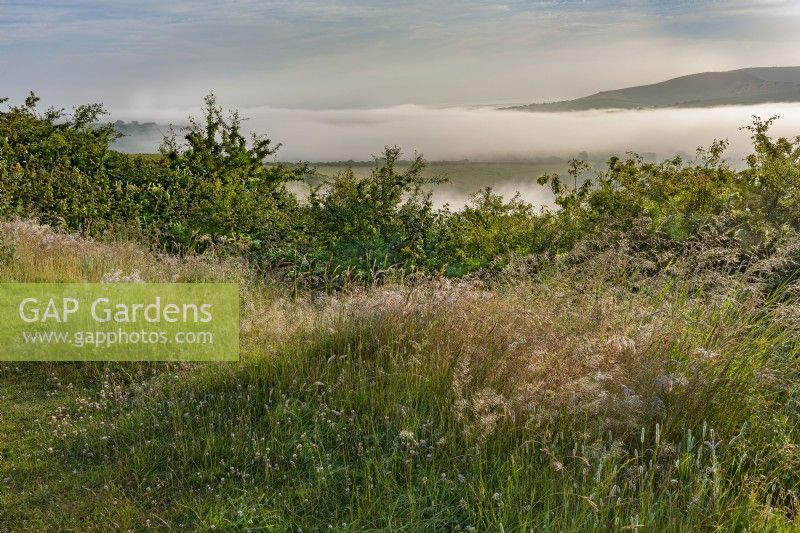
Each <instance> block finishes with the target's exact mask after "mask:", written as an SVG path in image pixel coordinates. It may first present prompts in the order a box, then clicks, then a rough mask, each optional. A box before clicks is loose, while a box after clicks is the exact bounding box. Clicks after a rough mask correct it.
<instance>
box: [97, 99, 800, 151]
mask: <svg viewBox="0 0 800 533" xmlns="http://www.w3.org/2000/svg"><path fill="white" fill-rule="evenodd" d="M199 111H200V110H199V108H194V109H191V108H187V109H168V110H164V109H160V110H157V109H137V110H135V111H134V110H116V111H114V113H113V118H114V119H118V118H119V119H123V120H139V121H156V122H158V123H159V124H168V123H176V124H185V123H186V119H187V116H189V115H193V116H197V115H198V114H199ZM240 112H241V115H242V116H243V117H247V118H248V120H247V121H246V122H245V127H246V129H249V130H253V131H257V132H264V133H267V134H269V136H270V138H271V139H273V140H274V141H276V142H280V143H282V144H283V146H282V148H281V150H280V152H279V154H278V158H279V159H280V160H284V161H293V160H308V161H342V160H357V161H358V160H366V159H370V158H371V156H372V155H375V154H378V153H379V152H380V151H381V150H382V148H383V147H384V146H386V145H398V146H400V147H401V148H403V150H404V151H405V152H406V153H408V154H410V153H412V152H413V151H414V150H416V151H418V152H420V153H423V154H424V155H425V157H426V158H428V159H429V160H458V159H470V160H473V161H515V160H525V159H533V158H541V157H551V156H556V157H572V156H574V155H575V154H577V153H579V152H582V151H583V152H588V153H589V155H592V154H595V155H597V154H607V153H624V152H626V151H635V152H639V153H655V154H656V156H657V157H659V158H664V157H669V156H672V155H674V154H676V153H693V152H694V150H695V149H696V148H697V147H698V146H707V145H708V144H710V143H711V142H712V141H713V140H714V139H717V138H727V139H729V140H730V141H731V147H730V150H729V152H728V157H729V158H730V159H732V160H735V159H741V158H742V157H743V156H744V155H746V154H747V153H749V148H750V144H749V139H748V137H749V133H748V132H747V131H741V130H740V127H741V126H745V125H747V124H749V123H750V122H751V120H752V115H758V116H761V117H763V118H766V117H769V116H772V115H780V116H781V119H780V120H779V121H778V122H777V123H776V125H775V127H774V133H775V134H780V135H789V136H795V135H800V104H764V105H757V106H730V107H718V108H710V109H708V108H707V109H660V110H641V111H630V110H621V111H606V110H596V111H584V112H568V113H528V112H521V111H502V110H497V109H485V108H483V109H471V108H430V107H423V106H417V105H403V106H395V107H387V108H379V109H336V110H306V109H284V108H274V107H266V106H263V107H250V108H241V109H240ZM131 141H134V139H131ZM157 141H158V139H148V140H146V141H145V142H144V145H146V144H148V143H149V144H152V145H153V149H155V147H156V144H157ZM139 145H140V146H141V145H143V143H142V142H139Z"/></svg>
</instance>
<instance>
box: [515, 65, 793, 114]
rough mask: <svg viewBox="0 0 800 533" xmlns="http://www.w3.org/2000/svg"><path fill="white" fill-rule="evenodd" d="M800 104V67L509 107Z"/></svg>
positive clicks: (707, 75) (712, 75)
mask: <svg viewBox="0 0 800 533" xmlns="http://www.w3.org/2000/svg"><path fill="white" fill-rule="evenodd" d="M766 102H800V67H760V68H745V69H739V70H731V71H727V72H703V73H699V74H690V75H688V76H681V77H678V78H673V79H670V80H667V81H662V82H660V83H653V84H650V85H640V86H637V87H627V88H624V89H616V90H612V91H602V92H599V93H595V94H593V95H590V96H585V97H583V98H577V99H575V100H565V101H562V102H549V103H540V104H529V105H524V106H516V107H510V108H507V109H517V110H521V111H583V110H587V109H647V108H661V107H714V106H721V105H749V104H762V103H766Z"/></svg>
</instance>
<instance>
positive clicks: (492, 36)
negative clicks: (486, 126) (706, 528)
mask: <svg viewBox="0 0 800 533" xmlns="http://www.w3.org/2000/svg"><path fill="white" fill-rule="evenodd" d="M798 25H800V8H798V5H797V3H796V2H790V1H787V0H774V1H760V2H744V1H730V0H727V1H719V0H718V1H714V0H704V1H700V2H689V1H666V2H655V1H643V0H602V1H598V2H585V1H538V0H507V1H502V2H498V1H477V0H474V1H466V0H437V1H433V2H431V1H423V0H408V1H401V0H387V1H366V0H339V1H322V0H295V1H291V0H267V1H256V0H221V1H211V0H194V1H188V0H177V1H170V2H164V1H162V0H158V1H156V0H141V1H133V0H119V1H116V2H113V3H109V2H100V1H99V0H72V1H58V2H56V1H54V0H50V1H44V2H37V3H35V4H34V3H26V2H20V1H3V0H0V75H2V76H3V80H4V82H5V83H4V91H5V92H6V93H9V95H10V96H16V97H21V96H22V95H23V94H25V93H26V92H27V91H28V90H30V89H34V90H37V91H38V92H40V93H42V95H43V96H44V97H45V100H46V101H47V102H49V103H53V104H55V105H70V104H74V103H78V102H82V101H84V100H85V99H87V98H91V99H102V100H103V101H105V102H106V103H107V104H109V105H110V106H112V107H129V106H131V105H132V104H133V103H135V102H137V101H140V100H141V95H142V94H147V95H152V96H149V97H148V98H152V99H155V100H157V101H158V102H159V103H160V104H161V105H162V106H163V107H170V106H181V105H186V103H187V101H197V100H198V99H199V98H200V97H201V96H202V94H204V93H205V92H207V91H208V90H211V89H215V90H218V91H219V92H220V94H224V95H226V96H227V97H229V99H231V100H234V101H235V103H236V104H237V105H254V104H269V105H273V106H291V107H298V106H301V107H314V108H326V107H354V106H359V107H383V106H388V105H394V104H403V103H418V104H437V105H438V104H448V103H450V104H451V103H461V102H470V103H481V102H484V103H488V102H492V101H498V100H502V101H508V100H510V99H516V100H528V101H531V100H549V99H554V98H560V97H574V96H579V95H582V94H585V93H591V92H595V91H597V90H601V89H609V88H614V87H619V86H626V85H633V84H641V83H648V82H654V81H659V80H661V79H664V78H667V77H671V76H675V75H681V74H687V73H691V72H693V71H697V70H723V69H728V68H737V67H745V66H756V65H759V64H761V63H763V62H764V61H765V59H764V58H769V63H770V64H776V65H779V64H792V63H796V50H797V49H798V46H800V36H798V32H796V29H795V28H796V27H798Z"/></svg>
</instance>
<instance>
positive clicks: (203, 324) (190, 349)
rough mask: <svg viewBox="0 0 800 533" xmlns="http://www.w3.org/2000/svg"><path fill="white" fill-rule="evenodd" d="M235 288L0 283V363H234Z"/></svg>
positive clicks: (223, 285) (236, 349)
mask: <svg viewBox="0 0 800 533" xmlns="http://www.w3.org/2000/svg"><path fill="white" fill-rule="evenodd" d="M238 359H239V285H238V284H235V283H0V361H235V360H238Z"/></svg>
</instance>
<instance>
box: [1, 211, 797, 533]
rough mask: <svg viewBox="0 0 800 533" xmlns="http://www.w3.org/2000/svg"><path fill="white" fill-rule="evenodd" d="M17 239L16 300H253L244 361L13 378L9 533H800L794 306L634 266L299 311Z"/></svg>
mask: <svg viewBox="0 0 800 533" xmlns="http://www.w3.org/2000/svg"><path fill="white" fill-rule="evenodd" d="M2 234H3V240H2V243H3V249H4V250H6V252H4V253H5V255H3V254H2V253H0V256H2V257H6V259H4V260H3V261H2V263H0V280H2V281H82V280H86V281H100V280H101V279H103V277H106V281H128V282H136V281H139V280H143V281H171V280H189V281H191V280H203V281H208V280H215V279H218V280H226V281H230V280H239V281H240V282H242V284H243V285H242V286H243V289H242V339H241V343H242V350H241V351H242V354H243V356H242V360H241V362H240V363H233V364H228V363H224V364H223V363H214V364H177V363H172V364H166V363H125V364H116V363H105V364H97V363H94V364H90V363H63V364H56V363H52V364H19V363H5V364H2V365H0V529H3V530H26V529H27V530H48V529H68V530H69V529H72V530H100V531H108V530H117V529H119V530H143V529H148V528H152V529H204V530H207V529H223V530H228V529H234V530H268V531H269V530H275V531H287V530H295V531H296V530H302V531H315V530H317V531H322V530H337V531H365V530H367V531H368V530H399V531H429V530H446V531H458V530H461V531H469V530H477V531H530V530H534V531H540V530H576V531H586V530H597V531H607V530H625V531H662V530H683V531H700V530H741V529H759V530H761V529H768V530H792V529H795V528H796V521H797V513H798V499H797V494H798V484H800V474H798V472H799V470H798V466H800V452H799V451H798V447H797V446H798V443H799V442H800V430H798V424H797V422H798V417H800V386H799V385H800V377H799V376H798V373H799V371H800V366H799V364H798V356H800V346H798V336H797V332H798V327H799V326H800V322H799V321H798V315H797V308H798V307H797V303H798V302H797V293H796V288H795V287H792V286H787V287H782V288H781V289H780V291H778V292H770V291H768V290H765V289H764V287H762V286H760V285H759V284H758V283H757V282H756V281H754V279H753V278H752V277H748V276H749V274H748V273H737V274H730V275H726V276H721V275H719V274H715V275H713V276H711V275H708V276H707V275H704V274H703V273H700V272H696V271H693V272H692V273H691V275H690V274H689V273H688V272H689V271H688V270H687V269H688V268H689V267H688V266H687V265H681V264H680V262H679V261H676V262H674V263H673V265H672V267H671V269H670V270H669V271H664V272H663V273H661V274H658V275H655V276H653V275H650V276H647V277H644V276H639V275H636V274H635V272H636V268H634V267H635V266H636V261H637V260H638V259H637V258H636V257H635V256H633V255H626V254H624V253H622V252H620V251H619V250H617V251H615V252H614V253H608V254H605V255H604V254H597V255H596V256H595V257H593V258H591V259H588V260H585V261H582V262H581V263H580V266H579V267H575V266H570V265H569V264H567V263H564V264H556V265H553V266H551V267H550V268H539V269H535V272H536V273H535V274H531V273H530V272H531V271H533V270H531V269H529V268H527V267H526V265H520V268H519V269H518V270H519V271H520V272H514V271H513V270H514V269H511V270H510V271H509V272H508V273H507V274H505V275H503V276H501V277H498V278H496V279H493V280H492V281H491V282H479V281H460V282H453V281H448V280H420V281H416V282H414V283H412V282H410V281H409V282H407V283H405V284H402V285H392V284H387V285H384V286H381V287H373V288H365V289H362V290H353V291H349V292H347V293H339V294H334V295H327V296H326V295H308V294H293V293H292V291H290V290H288V289H283V288H281V286H280V285H279V284H277V283H273V282H270V281H269V280H264V279H255V278H254V277H253V276H252V275H251V274H249V273H248V270H247V268H246V266H245V265H242V264H240V263H236V262H230V261H224V260H219V259H215V258H210V257H194V258H184V259H176V258H174V257H157V256H153V255H151V254H149V253H146V252H144V251H143V250H142V249H140V248H137V247H135V246H133V245H129V244H124V243H120V244H105V243H99V242H91V241H86V240H83V239H79V238H76V237H72V236H69V235H64V234H59V233H54V232H53V231H51V230H49V229H48V228H43V227H40V226H35V225H33V224H30V223H27V222H13V223H5V224H4V225H3V227H2ZM769 260H771V261H775V260H776V259H775V258H774V257H773V258H770V259H769ZM695 263H696V261H695ZM521 271H525V272H526V273H524V274H523V273H521Z"/></svg>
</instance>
